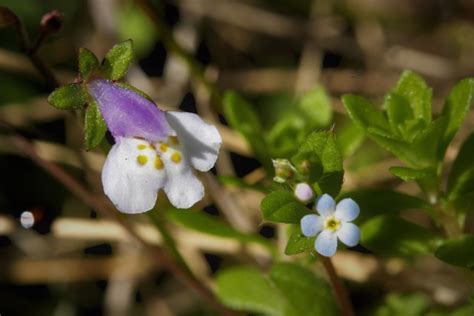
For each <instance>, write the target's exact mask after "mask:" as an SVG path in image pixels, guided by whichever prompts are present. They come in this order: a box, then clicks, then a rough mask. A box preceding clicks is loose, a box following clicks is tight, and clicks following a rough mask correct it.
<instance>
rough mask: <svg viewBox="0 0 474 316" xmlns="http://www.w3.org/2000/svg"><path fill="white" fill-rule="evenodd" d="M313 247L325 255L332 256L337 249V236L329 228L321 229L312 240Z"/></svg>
mask: <svg viewBox="0 0 474 316" xmlns="http://www.w3.org/2000/svg"><path fill="white" fill-rule="evenodd" d="M314 248H315V249H316V251H317V252H319V253H320V254H321V255H323V256H325V257H332V256H333V255H334V254H335V253H336V250H337V236H336V234H335V233H334V232H332V231H330V230H327V229H325V230H323V231H322V232H321V234H319V236H318V238H316V241H315V242H314Z"/></svg>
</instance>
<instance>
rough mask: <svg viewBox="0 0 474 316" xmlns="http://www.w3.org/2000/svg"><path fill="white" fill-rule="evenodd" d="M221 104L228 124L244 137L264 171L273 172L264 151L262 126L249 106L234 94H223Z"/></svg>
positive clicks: (269, 160)
mask: <svg viewBox="0 0 474 316" xmlns="http://www.w3.org/2000/svg"><path fill="white" fill-rule="evenodd" d="M222 102H223V108H224V114H225V117H226V119H227V120H228V121H229V124H230V125H231V126H232V127H233V128H234V129H236V130H237V131H238V132H239V133H241V134H242V136H244V138H245V139H246V140H247V142H248V143H249V145H250V147H251V148H252V150H253V152H254V153H255V155H256V156H257V158H258V159H259V161H260V162H261V163H262V164H263V165H264V167H265V169H266V170H267V171H268V172H273V165H272V162H271V159H270V157H269V155H268V153H267V150H266V143H265V139H264V138H263V136H262V135H263V131H262V126H261V125H260V121H259V119H258V117H257V115H256V114H255V112H254V110H253V109H252V107H251V105H250V104H248V103H247V101H246V100H245V99H243V98H242V97H241V96H239V95H238V94H236V93H234V92H227V93H225V95H224V98H223V101H222Z"/></svg>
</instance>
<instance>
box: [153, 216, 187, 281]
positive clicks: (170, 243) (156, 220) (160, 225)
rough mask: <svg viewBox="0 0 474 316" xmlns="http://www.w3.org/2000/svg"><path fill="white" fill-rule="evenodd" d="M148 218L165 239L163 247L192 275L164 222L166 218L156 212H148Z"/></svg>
mask: <svg viewBox="0 0 474 316" xmlns="http://www.w3.org/2000/svg"><path fill="white" fill-rule="evenodd" d="M147 215H148V218H150V221H151V222H152V224H153V225H154V226H155V227H156V228H157V229H158V231H159V232H160V234H161V237H162V238H163V246H164V247H165V248H166V249H168V251H170V252H171V254H172V255H173V256H174V257H175V259H176V261H177V262H178V263H179V265H181V267H182V268H184V269H186V271H187V272H188V273H190V274H192V272H191V269H190V268H189V266H188V265H187V263H186V261H185V260H184V258H183V256H182V255H181V253H180V252H179V250H178V247H177V246H176V241H175V240H174V238H173V236H172V235H171V233H170V232H169V230H168V227H166V223H165V222H164V216H162V215H159V214H157V212H155V211H151V212H147Z"/></svg>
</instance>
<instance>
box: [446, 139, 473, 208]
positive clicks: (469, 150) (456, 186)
mask: <svg viewBox="0 0 474 316" xmlns="http://www.w3.org/2000/svg"><path fill="white" fill-rule="evenodd" d="M473 152H474V133H473V134H470V135H469V136H468V137H467V138H466V140H464V143H463V144H462V146H461V149H460V150H459V152H458V155H457V156H456V159H455V160H454V163H453V166H452V168H451V172H450V173H449V176H448V185H447V196H448V199H449V200H455V199H457V198H459V197H461V196H463V195H465V194H468V193H470V192H474V159H473V157H472V155H473Z"/></svg>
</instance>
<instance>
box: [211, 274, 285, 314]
mask: <svg viewBox="0 0 474 316" xmlns="http://www.w3.org/2000/svg"><path fill="white" fill-rule="evenodd" d="M216 294H217V296H218V297H219V299H220V300H221V301H222V302H223V303H224V304H225V305H227V306H230V307H231V308H234V309H236V310H239V311H248V312H254V313H262V314H265V315H275V316H282V315H283V314H284V310H285V309H286V302H285V300H284V298H283V297H282V296H281V294H280V292H279V291H278V289H276V288H275V286H274V285H273V284H272V283H271V281H270V280H268V278H266V277H265V276H264V275H263V274H262V273H261V272H260V271H259V270H257V269H256V268H252V267H235V268H230V269H226V270H224V271H222V272H220V273H219V274H218V275H217V278H216Z"/></svg>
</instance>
